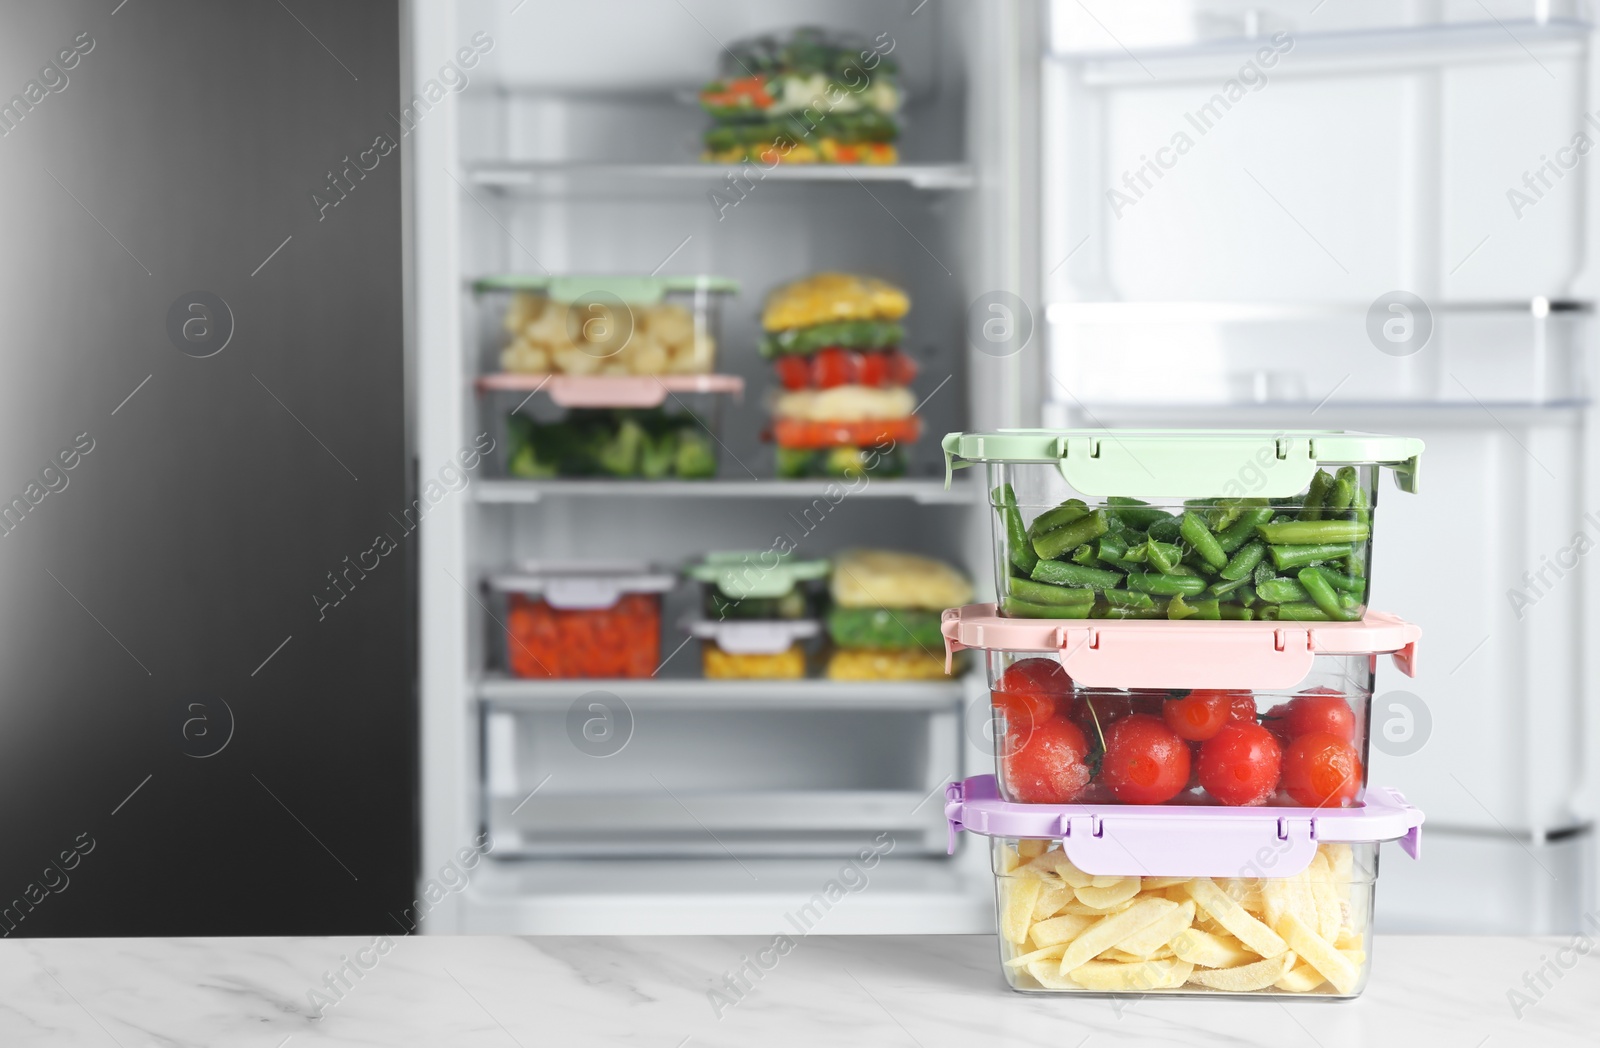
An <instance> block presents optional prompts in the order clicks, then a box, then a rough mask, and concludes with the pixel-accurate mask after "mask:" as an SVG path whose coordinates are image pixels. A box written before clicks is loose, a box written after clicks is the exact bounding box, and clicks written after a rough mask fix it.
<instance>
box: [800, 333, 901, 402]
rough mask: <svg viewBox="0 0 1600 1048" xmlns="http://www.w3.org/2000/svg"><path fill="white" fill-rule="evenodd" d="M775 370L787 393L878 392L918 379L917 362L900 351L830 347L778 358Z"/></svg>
mask: <svg viewBox="0 0 1600 1048" xmlns="http://www.w3.org/2000/svg"><path fill="white" fill-rule="evenodd" d="M896 341H898V340H896ZM772 367H773V370H774V371H776V372H777V374H778V381H779V382H781V383H783V388H784V389H787V390H802V389H832V388H834V387H836V386H846V385H861V386H869V387H872V388H875V389H879V388H883V387H885V386H908V385H910V384H911V381H912V380H913V379H915V378H916V377H917V365H916V362H915V361H913V360H912V359H911V358H910V357H908V356H906V355H905V354H904V353H902V352H900V351H899V350H898V349H884V350H867V351H858V350H854V349H845V348H843V347H840V346H830V347H828V348H826V349H823V350H819V351H818V352H816V353H813V354H811V355H810V356H803V355H799V354H786V355H783V356H779V357H777V358H776V359H775V360H774V361H773V363H772ZM906 414H910V412H909V411H908V412H906Z"/></svg>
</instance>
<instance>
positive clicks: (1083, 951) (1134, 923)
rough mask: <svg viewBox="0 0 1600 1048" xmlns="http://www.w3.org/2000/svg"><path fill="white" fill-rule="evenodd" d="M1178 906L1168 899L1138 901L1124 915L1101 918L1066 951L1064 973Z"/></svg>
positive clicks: (1085, 930) (1067, 973)
mask: <svg viewBox="0 0 1600 1048" xmlns="http://www.w3.org/2000/svg"><path fill="white" fill-rule="evenodd" d="M1177 905H1178V904H1177V903H1175V902H1171V901H1169V900H1167V899H1157V898H1154V897H1151V898H1146V899H1141V900H1139V901H1138V902H1136V903H1134V904H1133V905H1132V906H1130V907H1128V909H1126V910H1123V911H1122V912H1121V913H1114V914H1111V915H1109V916H1106V917H1102V918H1100V920H1098V921H1096V922H1095V923H1094V924H1092V925H1090V926H1089V927H1088V928H1085V929H1084V930H1083V932H1082V934H1080V935H1079V936H1078V937H1077V938H1075V939H1073V940H1072V943H1071V945H1069V946H1068V947H1067V952H1066V953H1065V954H1064V955H1063V956H1062V958H1061V974H1063V975H1069V974H1071V972H1072V970H1073V969H1074V968H1077V967H1079V966H1080V965H1082V964H1084V963H1085V962H1086V961H1090V960H1093V959H1094V957H1095V956H1096V955H1098V954H1100V953H1101V952H1103V951H1105V950H1109V949H1111V947H1113V946H1115V945H1117V943H1119V942H1121V941H1122V940H1123V939H1125V938H1126V937H1128V936H1129V935H1132V934H1133V933H1134V932H1136V931H1139V930H1140V929H1141V928H1148V927H1149V926H1150V925H1152V924H1154V923H1155V922H1156V921H1158V920H1160V919H1161V918H1162V917H1164V916H1166V915H1167V914H1168V913H1171V912H1172V911H1173V910H1174V909H1175V908H1176V907H1177Z"/></svg>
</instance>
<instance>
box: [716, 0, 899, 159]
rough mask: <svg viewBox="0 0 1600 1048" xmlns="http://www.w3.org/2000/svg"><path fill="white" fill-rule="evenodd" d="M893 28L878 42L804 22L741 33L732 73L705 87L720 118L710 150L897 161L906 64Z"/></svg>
mask: <svg viewBox="0 0 1600 1048" xmlns="http://www.w3.org/2000/svg"><path fill="white" fill-rule="evenodd" d="M886 36H887V34H885V35H884V36H880V37H879V38H878V39H877V40H876V41H868V40H866V39H863V38H858V37H855V36H852V35H848V34H841V33H836V32H830V31H828V30H824V29H817V28H812V27H802V28H799V29H795V30H792V31H790V32H789V33H787V34H785V35H783V36H776V35H762V36H758V37H754V38H751V39H748V40H737V41H734V42H733V43H731V44H730V45H729V46H728V47H727V48H726V49H725V50H724V54H723V58H722V70H721V73H722V76H721V78H720V79H717V80H714V81H712V82H711V83H709V84H707V85H706V86H705V88H704V89H703V90H702V91H701V92H700V105H701V107H702V108H703V109H704V110H705V111H706V113H707V114H709V115H710V116H711V118H712V119H713V120H714V121H715V124H714V125H713V126H712V128H711V129H710V130H709V131H707V132H706V133H705V151H704V153H703V154H702V159H703V160H707V161H710V162H714V163H724V164H745V163H761V164H764V165H766V166H768V167H774V166H776V165H778V164H818V163H821V164H892V163H895V162H896V161H897V160H898V159H899V154H898V152H897V150H896V148H895V140H896V139H897V138H898V137H899V135H900V124H899V121H898V120H897V119H896V112H897V111H898V110H899V108H900V89H899V86H898V84H897V82H896V74H897V72H898V69H897V67H896V64H895V61H894V60H893V59H892V58H889V57H888V55H889V53H890V52H891V51H893V50H894V41H893V40H886Z"/></svg>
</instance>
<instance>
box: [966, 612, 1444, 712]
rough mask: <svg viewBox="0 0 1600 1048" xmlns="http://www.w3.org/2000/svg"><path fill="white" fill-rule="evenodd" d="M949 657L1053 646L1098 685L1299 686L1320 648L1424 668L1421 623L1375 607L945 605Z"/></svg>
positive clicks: (1409, 671)
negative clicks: (1267, 615) (1239, 617)
mask: <svg viewBox="0 0 1600 1048" xmlns="http://www.w3.org/2000/svg"><path fill="white" fill-rule="evenodd" d="M941 628H942V630H943V633H944V647H945V665H946V670H947V672H948V668H949V664H950V660H951V658H952V657H953V656H954V655H955V653H956V652H958V651H961V650H963V649H965V648H985V649H988V650H991V651H1053V652H1055V653H1056V654H1057V656H1058V657H1059V658H1060V660H1061V665H1062V666H1063V667H1064V668H1065V669H1066V671H1067V675H1068V676H1070V677H1071V678H1072V679H1073V680H1074V681H1076V682H1077V683H1079V684H1081V685H1083V686H1084V687H1089V688H1236V689H1248V690H1251V691H1271V690H1274V689H1278V688H1292V687H1294V686H1295V685H1296V684H1298V683H1300V682H1301V681H1302V680H1304V679H1305V677H1306V675H1307V674H1308V673H1310V672H1311V666H1312V662H1313V660H1314V659H1315V658H1316V656H1318V655H1375V654H1388V655H1391V656H1392V657H1393V658H1394V662H1395V665H1396V666H1399V667H1400V669H1401V671H1402V672H1404V673H1405V674H1406V675H1407V676H1413V675H1415V672H1416V657H1417V656H1416V647H1417V640H1418V639H1419V638H1420V637H1421V636H1422V630H1421V629H1420V628H1418V627H1417V626H1414V625H1412V624H1411V623H1409V622H1406V621H1405V620H1403V619H1399V618H1396V617H1395V616H1393V615H1385V614H1384V613H1382V612H1377V611H1369V612H1367V614H1366V616H1365V617H1363V618H1361V619H1360V620H1358V621H1356V622H1284V621H1273V622H1235V621H1221V622H1196V621H1194V620H1184V621H1181V622H1168V621H1164V620H1163V621H1159V622H1154V621H1150V622H1147V621H1143V620H1140V619H1015V618H1008V617H1005V616H1002V615H1000V614H999V613H998V612H997V610H996V608H995V606H994V605H993V604H968V605H967V606H965V607H962V608H951V609H949V610H947V611H946V612H945V613H944V622H943V625H942V627H941Z"/></svg>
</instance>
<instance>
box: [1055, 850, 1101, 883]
mask: <svg viewBox="0 0 1600 1048" xmlns="http://www.w3.org/2000/svg"><path fill="white" fill-rule="evenodd" d="M1055 871H1056V873H1058V874H1060V875H1061V879H1062V880H1064V881H1066V882H1067V883H1068V884H1070V885H1072V886H1073V887H1074V888H1086V887H1088V886H1089V885H1091V884H1093V883H1094V878H1093V877H1091V876H1089V875H1088V874H1087V873H1084V872H1083V871H1082V870H1080V869H1078V868H1077V867H1076V866H1074V865H1072V860H1070V859H1068V858H1067V857H1066V856H1065V855H1062V856H1061V857H1060V858H1058V859H1057V860H1056V864H1055Z"/></svg>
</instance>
